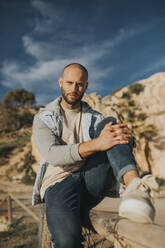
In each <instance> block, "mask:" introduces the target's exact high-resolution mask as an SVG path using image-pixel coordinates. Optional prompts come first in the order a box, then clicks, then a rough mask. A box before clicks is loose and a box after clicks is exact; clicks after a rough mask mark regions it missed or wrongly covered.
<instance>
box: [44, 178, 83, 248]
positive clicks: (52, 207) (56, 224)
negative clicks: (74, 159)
mask: <svg viewBox="0 0 165 248" xmlns="http://www.w3.org/2000/svg"><path fill="white" fill-rule="evenodd" d="M80 196H81V187H80V182H79V180H78V178H77V179H76V178H73V177H72V176H68V177H67V178H66V179H64V180H63V181H62V182H59V183H56V184H55V185H53V186H50V187H49V188H48V189H47V190H46V192H45V197H44V199H45V203H46V218H47V224H48V228H49V231H50V233H51V239H52V241H53V243H54V244H55V246H54V247H56V248H80V247H81V245H80V243H81V223H80Z"/></svg>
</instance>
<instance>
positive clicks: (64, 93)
mask: <svg viewBox="0 0 165 248" xmlns="http://www.w3.org/2000/svg"><path fill="white" fill-rule="evenodd" d="M61 94H62V97H63V98H64V100H65V102H67V103H68V104H70V105H72V106H74V105H76V104H77V103H79V102H81V99H82V97H83V95H84V92H83V93H82V94H81V95H78V94H77V95H76V98H75V99H74V100H69V97H68V94H66V92H65V91H64V89H63V88H61Z"/></svg>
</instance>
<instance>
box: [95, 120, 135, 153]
mask: <svg viewBox="0 0 165 248" xmlns="http://www.w3.org/2000/svg"><path fill="white" fill-rule="evenodd" d="M131 136H132V135H131V131H130V130H129V129H128V127H127V124H125V123H121V122H120V121H119V120H118V121H117V124H115V125H113V124H112V122H110V123H108V124H106V125H105V127H104V129H103V130H102V131H101V133H100V135H99V137H98V138H97V147H98V148H97V149H98V150H99V151H106V150H108V149H110V148H112V147H113V146H115V145H117V144H128V143H129V140H130V138H131Z"/></svg>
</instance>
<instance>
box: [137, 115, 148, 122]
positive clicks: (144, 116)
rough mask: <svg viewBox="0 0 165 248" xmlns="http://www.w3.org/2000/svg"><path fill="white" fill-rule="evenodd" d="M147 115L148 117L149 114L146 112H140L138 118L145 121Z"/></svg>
mask: <svg viewBox="0 0 165 248" xmlns="http://www.w3.org/2000/svg"><path fill="white" fill-rule="evenodd" d="M147 117H148V116H147V115H146V114H145V113H140V114H139V115H138V116H137V118H138V120H139V121H144V120H146V119H147Z"/></svg>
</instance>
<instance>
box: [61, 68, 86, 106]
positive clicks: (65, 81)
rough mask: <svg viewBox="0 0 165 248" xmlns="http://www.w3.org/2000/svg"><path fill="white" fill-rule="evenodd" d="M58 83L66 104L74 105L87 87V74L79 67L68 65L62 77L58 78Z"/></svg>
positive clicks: (78, 101)
mask: <svg viewBox="0 0 165 248" xmlns="http://www.w3.org/2000/svg"><path fill="white" fill-rule="evenodd" d="M59 84H60V87H61V93H62V97H63V99H64V101H65V102H66V104H69V105H71V106H76V105H78V104H79V103H80V101H81V99H82V97H83V95H84V92H85V91H86V89H87V86H88V83H87V75H86V74H85V72H84V71H83V70H81V69H80V68H77V67H69V68H66V69H65V71H64V73H63V76H62V78H59Z"/></svg>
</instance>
